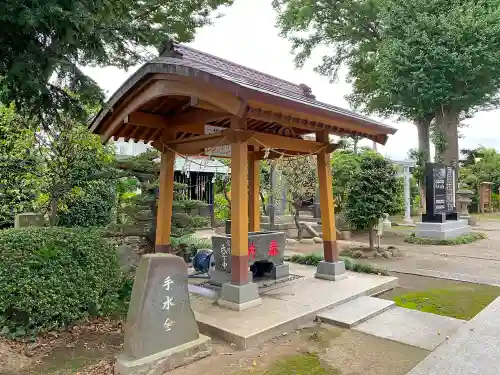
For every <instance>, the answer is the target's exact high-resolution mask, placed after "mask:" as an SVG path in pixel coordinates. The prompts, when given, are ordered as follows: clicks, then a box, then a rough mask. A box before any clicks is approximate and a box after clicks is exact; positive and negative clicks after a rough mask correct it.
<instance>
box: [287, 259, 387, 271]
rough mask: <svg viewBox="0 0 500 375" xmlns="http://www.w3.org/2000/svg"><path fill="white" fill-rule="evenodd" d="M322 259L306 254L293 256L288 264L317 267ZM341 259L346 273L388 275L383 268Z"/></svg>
mask: <svg viewBox="0 0 500 375" xmlns="http://www.w3.org/2000/svg"><path fill="white" fill-rule="evenodd" d="M323 259H324V258H323V256H322V255H318V254H307V255H304V254H294V255H292V257H291V258H290V262H293V263H299V264H305V265H307V266H317V265H318V264H319V262H321V261H322V260H323ZM341 259H342V260H343V261H344V264H345V268H346V270H348V271H352V272H361V273H371V274H375V275H385V276H387V275H389V273H388V272H387V270H385V269H383V268H378V267H375V266H373V265H371V264H366V263H356V262H353V261H352V260H351V259H349V258H341Z"/></svg>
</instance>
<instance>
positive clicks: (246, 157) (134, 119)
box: [90, 41, 396, 305]
mask: <svg viewBox="0 0 500 375" xmlns="http://www.w3.org/2000/svg"><path fill="white" fill-rule="evenodd" d="M207 126H209V127H210V128H211V129H212V132H208V131H207ZM214 127H216V128H217V129H219V130H220V131H216V132H213V128H214ZM90 130H91V131H92V132H94V133H96V134H99V135H100V136H101V138H102V140H103V142H107V141H108V140H109V139H111V138H115V139H118V138H120V137H123V138H124V139H125V140H126V141H129V140H132V141H134V142H138V141H144V142H150V143H151V144H152V145H153V146H154V147H155V148H157V149H158V150H159V151H160V152H161V173H160V200H159V207H158V221H157V233H156V251H157V252H169V251H170V250H171V247H170V230H171V216H172V197H173V182H174V161H175V155H176V153H177V154H181V155H204V154H210V153H211V150H213V149H214V147H218V148H220V147H226V149H227V148H228V147H229V149H230V158H231V172H232V177H231V199H232V205H231V233H232V236H231V260H232V265H233V266H232V275H231V278H232V282H231V284H232V287H235V288H237V289H238V288H239V289H241V290H242V289H244V288H243V287H244V286H246V285H249V284H253V283H252V282H250V281H249V278H248V232H249V231H251V232H256V231H259V230H260V201H259V171H260V168H259V163H260V161H261V160H263V159H264V158H269V159H272V158H277V157H281V156H282V155H283V154H285V155H286V156H293V155H297V156H299V155H311V154H314V155H316V157H317V168H318V177H319V190H320V205H321V215H322V217H321V222H322V230H323V240H324V242H323V247H324V258H325V261H324V262H322V263H326V264H327V265H328V264H330V265H332V266H334V265H335V264H336V263H340V262H338V247H337V242H336V230H335V216H334V203H333V193H332V176H331V166H330V153H331V152H333V151H334V150H335V149H336V147H337V145H336V144H333V143H330V142H329V135H330V134H334V135H356V136H361V137H364V138H368V139H370V140H372V141H373V142H377V143H379V144H385V143H386V142H387V139H388V136H389V135H391V134H394V133H395V132H396V129H394V128H391V127H388V126H386V125H384V124H381V123H379V122H377V121H374V120H371V119H369V118H367V117H364V116H361V115H359V114H356V113H354V112H351V111H348V110H345V109H341V108H338V107H335V106H332V105H328V104H325V103H322V102H319V101H317V100H316V99H315V97H314V95H312V93H311V89H310V88H309V87H308V86H306V85H303V84H302V85H296V84H293V83H290V82H288V81H285V80H282V79H279V78H276V77H273V76H270V75H267V74H264V73H261V72H258V71H256V70H253V69H250V68H246V67H244V66H241V65H238V64H235V63H232V62H230V61H227V60H224V59H221V58H218V57H215V56H212V55H209V54H207V53H204V52H200V51H198V50H195V49H193V48H190V47H187V46H185V45H181V44H177V43H173V42H171V41H168V42H166V43H165V46H164V49H163V51H162V52H161V54H160V56H159V57H157V58H155V59H153V60H151V61H149V62H148V63H146V64H144V65H143V66H142V67H141V68H140V69H139V70H138V71H137V72H136V73H135V74H134V75H132V76H131V77H130V78H129V79H128V80H127V81H126V82H125V83H124V84H123V85H122V87H121V88H120V89H119V90H118V91H117V92H116V93H115V94H114V95H113V96H112V97H111V99H110V100H109V102H108V106H107V107H106V108H104V109H103V110H102V111H101V112H100V113H99V114H98V115H97V116H96V118H95V119H94V120H93V121H92V123H91V125H90ZM306 134H315V135H316V138H315V140H306V139H303V136H304V135H306ZM227 156H229V154H227ZM328 269H330V268H328V267H325V266H324V265H323V267H322V270H321V271H320V269H319V266H318V273H319V274H320V275H319V276H318V277H320V276H321V274H325V273H328V272H329V271H328ZM331 269H332V270H334V269H335V267H332V268H331ZM332 272H336V271H332ZM323 276H325V277H324V278H328V275H323ZM331 279H332V280H334V279H335V275H332V278H331ZM228 287H230V286H228ZM223 289H224V287H223ZM254 290H255V291H256V290H257V289H256V287H255V288H254ZM245 293H246V292H243V291H237V292H235V293H233V292H230V293H227V299H228V300H230V301H231V302H233V303H234V304H236V305H241V304H244V303H246V302H248V301H249V299H250V298H247V297H244V296H243V295H244V294H245ZM223 294H224V290H223ZM223 298H224V297H223Z"/></svg>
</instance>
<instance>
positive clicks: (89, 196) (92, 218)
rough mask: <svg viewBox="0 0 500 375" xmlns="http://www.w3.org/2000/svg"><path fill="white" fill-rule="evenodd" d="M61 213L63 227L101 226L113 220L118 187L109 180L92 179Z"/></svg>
mask: <svg viewBox="0 0 500 375" xmlns="http://www.w3.org/2000/svg"><path fill="white" fill-rule="evenodd" d="M66 204H67V207H68V208H67V209H66V210H65V211H64V212H62V213H61V214H60V215H59V221H58V225H60V226H62V227H100V226H106V225H108V224H109V223H110V222H111V219H112V216H113V209H114V208H115V205H116V187H115V184H114V183H109V182H107V181H92V182H90V183H88V184H87V186H85V187H84V188H83V189H81V191H79V192H78V193H77V194H73V195H72V196H71V197H70V198H69V199H68V200H67V202H66Z"/></svg>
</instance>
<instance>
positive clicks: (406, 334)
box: [353, 307, 465, 350]
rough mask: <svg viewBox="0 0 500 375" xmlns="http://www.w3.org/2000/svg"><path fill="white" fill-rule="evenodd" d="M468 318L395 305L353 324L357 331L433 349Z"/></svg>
mask: <svg viewBox="0 0 500 375" xmlns="http://www.w3.org/2000/svg"><path fill="white" fill-rule="evenodd" d="M464 323H465V322H464V321H463V320H459V319H454V318H449V317H446V316H440V315H435V314H429V313H424V312H421V311H417V310H410V309H405V308H402V307H394V308H392V309H390V310H387V311H385V312H383V313H382V314H379V315H377V316H375V317H373V318H371V319H369V320H367V321H366V322H364V323H361V324H360V325H358V326H356V327H354V328H353V329H354V330H356V331H360V332H364V333H368V334H370V335H373V336H378V337H381V338H384V339H389V340H393V341H398V342H402V343H403V344H408V345H412V346H416V347H419V348H422V349H427V350H434V349H435V348H436V347H437V346H438V345H439V344H441V343H442V342H443V341H445V340H446V339H447V338H448V337H450V336H451V335H452V334H453V333H455V332H456V331H457V330H458V329H459V328H460V327H461V326H462V325H463V324H464Z"/></svg>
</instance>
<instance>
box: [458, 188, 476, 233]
mask: <svg viewBox="0 0 500 375" xmlns="http://www.w3.org/2000/svg"><path fill="white" fill-rule="evenodd" d="M473 194H474V192H473V191H472V190H468V189H463V188H461V189H458V190H457V203H458V205H457V206H458V207H457V209H458V212H459V214H460V218H461V219H467V221H468V222H469V225H476V222H475V220H474V218H473V217H472V216H471V215H470V213H469V205H470V204H471V202H472V199H471V197H472V195H473Z"/></svg>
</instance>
